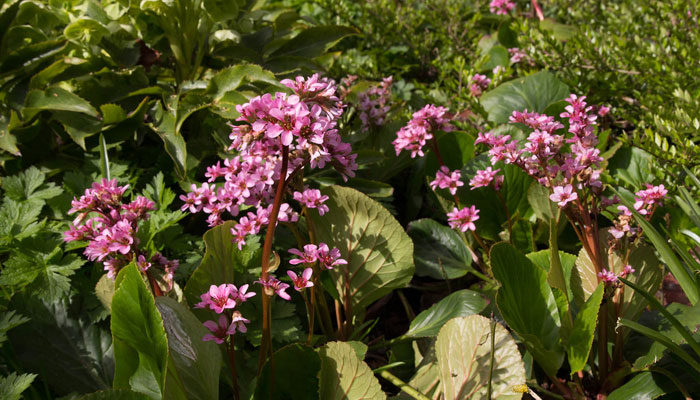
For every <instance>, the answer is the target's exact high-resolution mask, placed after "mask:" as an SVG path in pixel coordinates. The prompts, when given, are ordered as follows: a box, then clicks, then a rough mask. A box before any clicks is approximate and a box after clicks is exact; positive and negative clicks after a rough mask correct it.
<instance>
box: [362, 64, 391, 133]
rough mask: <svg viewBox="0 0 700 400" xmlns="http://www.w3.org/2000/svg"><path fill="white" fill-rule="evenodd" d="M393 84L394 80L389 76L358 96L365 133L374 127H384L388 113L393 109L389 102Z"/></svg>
mask: <svg viewBox="0 0 700 400" xmlns="http://www.w3.org/2000/svg"><path fill="white" fill-rule="evenodd" d="M392 84H393V78H392V77H391V76H389V77H386V78H384V79H382V82H381V83H380V84H378V85H375V86H372V87H371V88H369V89H367V90H365V91H364V92H361V93H360V94H358V95H357V100H358V104H357V108H358V109H359V110H360V121H362V130H363V131H369V130H370V128H372V127H373V126H382V125H384V120H385V119H386V116H387V113H388V112H389V110H390V109H391V105H390V104H389V102H390V101H391V86H392Z"/></svg>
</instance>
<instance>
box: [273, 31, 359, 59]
mask: <svg viewBox="0 0 700 400" xmlns="http://www.w3.org/2000/svg"><path fill="white" fill-rule="evenodd" d="M359 33H360V32H358V31H357V30H356V29H355V28H350V27H347V26H336V25H328V26H314V27H311V28H307V29H305V30H303V31H301V33H299V34H298V35H296V36H295V37H294V38H293V39H292V40H290V41H288V42H286V43H284V44H283V45H282V46H280V47H279V48H278V49H277V50H275V51H274V52H272V54H271V55H270V57H281V56H296V57H305V58H315V57H318V56H320V55H321V54H323V53H324V52H325V51H326V50H327V49H328V48H330V47H331V46H333V45H334V44H335V43H337V42H338V41H340V40H341V39H343V38H344V37H346V36H350V35H357V34H359Z"/></svg>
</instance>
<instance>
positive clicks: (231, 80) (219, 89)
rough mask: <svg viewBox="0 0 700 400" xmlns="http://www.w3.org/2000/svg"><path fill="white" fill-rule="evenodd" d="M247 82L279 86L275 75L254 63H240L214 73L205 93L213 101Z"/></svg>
mask: <svg viewBox="0 0 700 400" xmlns="http://www.w3.org/2000/svg"><path fill="white" fill-rule="evenodd" d="M248 82H264V83H266V84H268V85H275V86H279V84H280V83H279V81H278V80H277V78H275V75H274V74H273V73H272V72H270V71H266V70H264V69H263V68H262V67H261V66H259V65H255V64H241V65H236V66H233V67H229V68H225V69H222V70H221V71H219V72H218V73H217V74H216V75H214V76H213V77H212V78H211V80H210V81H209V84H208V85H207V90H206V92H205V93H206V94H207V95H208V96H211V97H212V98H213V99H214V100H215V101H218V100H220V99H221V98H222V97H224V95H225V94H226V93H229V92H231V91H232V90H236V89H238V87H240V86H241V85H243V84H245V83H248Z"/></svg>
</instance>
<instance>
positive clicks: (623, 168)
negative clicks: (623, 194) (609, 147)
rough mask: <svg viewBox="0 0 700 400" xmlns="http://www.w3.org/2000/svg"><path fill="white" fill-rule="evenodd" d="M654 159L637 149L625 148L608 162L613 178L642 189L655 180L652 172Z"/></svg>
mask: <svg viewBox="0 0 700 400" xmlns="http://www.w3.org/2000/svg"><path fill="white" fill-rule="evenodd" d="M652 160H653V157H652V156H651V154H649V153H647V152H646V151H644V150H642V149H640V148H637V147H623V148H621V149H620V150H618V151H617V152H616V153H615V155H614V156H613V157H612V158H611V159H610V161H608V169H609V170H610V174H611V176H614V177H615V178H616V179H619V180H621V181H622V182H625V183H626V184H627V185H629V186H631V187H634V188H638V189H642V188H645V187H646V184H647V183H648V182H653V181H654V180H655V178H656V177H655V176H654V173H653V172H652V171H651V169H650V168H651V165H652Z"/></svg>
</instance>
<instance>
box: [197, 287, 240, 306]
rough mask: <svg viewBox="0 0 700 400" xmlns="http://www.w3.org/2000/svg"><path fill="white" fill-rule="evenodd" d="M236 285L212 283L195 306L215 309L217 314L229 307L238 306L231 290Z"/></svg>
mask: <svg viewBox="0 0 700 400" xmlns="http://www.w3.org/2000/svg"><path fill="white" fill-rule="evenodd" d="M234 288H235V286H233V285H231V284H225V283H224V284H221V285H219V286H216V285H211V286H210V287H209V291H208V292H207V293H204V294H202V295H201V296H200V298H201V299H202V301H201V302H199V303H197V304H196V305H195V308H207V307H209V308H210V309H212V310H214V312H216V313H217V314H221V313H222V312H224V310H225V309H227V308H234V307H236V301H235V300H234V299H232V298H231V291H232V289H234Z"/></svg>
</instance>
